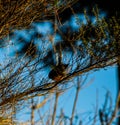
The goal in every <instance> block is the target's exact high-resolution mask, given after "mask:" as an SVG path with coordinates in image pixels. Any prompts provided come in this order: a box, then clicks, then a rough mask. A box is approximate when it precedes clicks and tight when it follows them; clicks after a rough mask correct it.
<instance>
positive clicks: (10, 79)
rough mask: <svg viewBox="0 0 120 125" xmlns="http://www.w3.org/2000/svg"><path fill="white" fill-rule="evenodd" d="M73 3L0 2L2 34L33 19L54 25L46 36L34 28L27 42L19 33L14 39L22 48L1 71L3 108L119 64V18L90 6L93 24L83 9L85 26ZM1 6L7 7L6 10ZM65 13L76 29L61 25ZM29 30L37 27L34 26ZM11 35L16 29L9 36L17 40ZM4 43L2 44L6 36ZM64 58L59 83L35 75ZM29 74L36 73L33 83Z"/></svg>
mask: <svg viewBox="0 0 120 125" xmlns="http://www.w3.org/2000/svg"><path fill="white" fill-rule="evenodd" d="M74 2H76V1H71V0H70V1H68V2H65V1H63V2H61V1H52V0H51V1H49V2H46V1H45V0H43V1H42V2H41V1H34V0H33V1H32V3H31V1H16V2H15V1H14V2H13V1H7V0H6V1H4V2H3V1H2V2H1V10H2V11H1V15H2V17H1V19H0V20H1V24H0V26H1V38H3V37H4V36H6V35H7V34H9V33H10V32H11V31H12V30H13V29H14V28H17V29H18V28H20V29H21V28H29V26H30V24H31V23H32V22H33V21H36V22H37V21H41V20H43V21H44V20H46V19H47V20H51V28H52V29H53V30H52V31H51V32H49V33H48V34H45V35H44V34H42V33H39V32H37V31H36V32H34V33H33V34H32V39H31V40H30V41H29V42H28V41H26V40H25V39H23V38H21V37H18V39H17V40H18V42H15V43H14V44H16V43H18V44H20V43H22V47H21V49H20V50H17V51H15V54H16V55H15V58H14V60H13V59H12V60H11V61H10V62H9V63H8V64H7V65H5V66H4V67H3V68H2V69H1V72H2V74H3V76H2V77H1V82H0V84H1V88H0V97H1V100H0V106H1V108H3V107H4V108H11V104H13V103H18V104H19V103H21V101H23V100H24V99H26V98H28V96H29V98H31V97H34V96H36V95H38V94H41V95H43V94H46V93H50V92H51V91H50V90H51V89H53V88H54V87H56V86H59V85H62V84H63V83H65V82H66V80H70V79H72V78H74V77H76V76H79V75H82V74H84V73H87V72H89V71H91V70H93V69H99V68H102V67H106V66H110V65H113V64H115V63H117V62H118V59H119V58H117V57H118V56H119V53H117V51H118V50H119V46H118V45H117V44H119V19H117V18H116V17H110V18H109V20H106V19H105V18H99V12H98V9H97V8H92V16H93V15H94V16H95V17H96V22H95V24H94V23H93V22H92V21H91V16H89V15H88V14H89V11H88V12H87V11H86V10H84V15H85V20H86V24H84V23H83V22H80V19H79V16H78V15H77V16H76V15H75V14H76V13H77V11H76V10H75V7H76V5H78V3H79V2H78V3H77V4H74ZM6 3H9V4H6ZM73 4H74V5H73ZM72 5H73V6H72ZM4 8H7V13H5V11H4ZM18 8H19V9H18ZM39 10H41V11H39ZM65 12H70V14H69V15H68V17H67V18H66V19H68V18H70V16H71V14H73V15H74V16H75V18H76V21H77V23H78V27H79V28H78V29H77V30H75V31H74V30H73V29H72V26H70V25H65V24H64V22H65V20H66V19H64V13H65ZM3 17H4V19H3ZM2 19H3V20H2ZM4 27H6V28H4ZM11 28H12V29H11ZM31 28H33V29H35V26H31ZM29 29H30V28H29ZM27 33H29V32H27ZM57 35H58V36H60V37H61V38H60V39H59V40H57V41H55V40H54V37H55V36H57ZM15 36H16V34H15V33H14V32H12V33H11V34H10V37H14V38H15ZM66 36H67V37H66ZM36 37H37V38H38V39H39V40H41V43H39V44H41V45H40V46H41V49H38V46H37V45H36V44H35V40H34V38H36ZM2 43H3V44H4V39H3V40H2ZM37 44H38V43H37ZM45 45H46V47H44V46H45ZM51 45H52V47H51ZM21 50H22V51H21ZM22 54H23V55H24V56H23V55H22ZM21 55H22V56H21ZM66 55H67V56H66ZM23 57H24V58H23ZM16 58H18V59H16ZM65 60H67V64H68V67H69V68H68V72H67V74H65V76H64V77H62V78H60V79H59V80H57V81H49V78H48V73H46V72H45V73H46V74H45V76H43V77H41V78H39V77H40V76H38V74H40V73H42V72H43V69H44V70H46V71H47V70H48V69H49V68H50V66H51V65H52V66H53V67H54V68H53V69H55V67H56V66H58V64H59V63H60V62H61V63H64V62H65ZM73 64H74V65H73ZM56 72H57V71H56ZM59 74H60V73H58V76H59ZM33 75H34V77H37V79H36V78H35V84H34V86H32V82H31V79H32V77H33ZM38 79H39V81H38ZM48 81H49V82H48ZM53 121H54V118H53Z"/></svg>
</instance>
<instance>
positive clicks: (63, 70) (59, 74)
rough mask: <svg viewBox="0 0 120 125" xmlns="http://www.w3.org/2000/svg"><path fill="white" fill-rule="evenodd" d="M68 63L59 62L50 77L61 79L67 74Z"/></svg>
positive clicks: (56, 79) (55, 79)
mask: <svg viewBox="0 0 120 125" xmlns="http://www.w3.org/2000/svg"><path fill="white" fill-rule="evenodd" d="M67 67H68V64H58V65H57V66H55V67H54V68H53V69H52V70H51V71H50V72H49V75H48V77H49V78H50V79H52V80H54V81H59V80H61V79H62V78H64V76H65V75H66V74H67Z"/></svg>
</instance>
